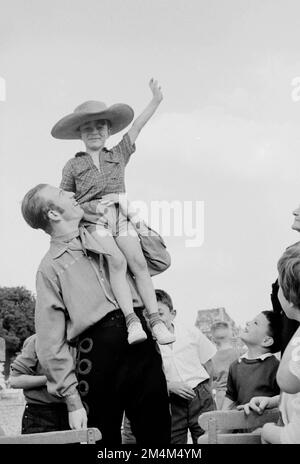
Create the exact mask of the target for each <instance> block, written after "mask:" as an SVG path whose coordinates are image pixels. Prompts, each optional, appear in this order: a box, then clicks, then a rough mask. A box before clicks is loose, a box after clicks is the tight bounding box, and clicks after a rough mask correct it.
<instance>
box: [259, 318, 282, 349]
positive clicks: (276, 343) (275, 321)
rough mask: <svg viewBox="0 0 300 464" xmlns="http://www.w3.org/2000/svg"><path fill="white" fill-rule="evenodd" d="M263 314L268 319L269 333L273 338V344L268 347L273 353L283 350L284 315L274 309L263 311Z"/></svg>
mask: <svg viewBox="0 0 300 464" xmlns="http://www.w3.org/2000/svg"><path fill="white" fill-rule="evenodd" d="M262 314H263V315H264V316H265V318H266V319H267V321H268V333H267V335H268V336H269V337H272V338H273V344H272V345H271V346H270V347H268V349H269V351H270V352H271V353H277V351H280V350H281V331H282V317H281V315H280V314H278V313H275V312H274V311H262Z"/></svg>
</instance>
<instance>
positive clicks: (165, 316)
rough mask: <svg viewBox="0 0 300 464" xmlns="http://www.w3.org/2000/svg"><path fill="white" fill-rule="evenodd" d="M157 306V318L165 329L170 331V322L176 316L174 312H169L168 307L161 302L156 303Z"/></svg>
mask: <svg viewBox="0 0 300 464" xmlns="http://www.w3.org/2000/svg"><path fill="white" fill-rule="evenodd" d="M157 306H158V314H159V317H160V318H161V320H162V321H163V322H164V323H165V324H166V326H167V328H168V329H170V327H171V326H172V321H173V319H174V317H175V315H176V312H175V311H174V310H173V311H170V309H169V307H168V306H167V305H166V304H164V303H162V302H161V301H159V302H158V303H157Z"/></svg>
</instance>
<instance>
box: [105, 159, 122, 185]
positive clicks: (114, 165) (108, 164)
mask: <svg viewBox="0 0 300 464" xmlns="http://www.w3.org/2000/svg"><path fill="white" fill-rule="evenodd" d="M104 170H105V177H106V178H107V179H109V180H113V181H116V180H118V179H120V176H121V162H120V159H119V158H118V157H113V158H107V159H105V162H104Z"/></svg>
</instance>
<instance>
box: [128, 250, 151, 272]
mask: <svg viewBox="0 0 300 464" xmlns="http://www.w3.org/2000/svg"><path fill="white" fill-rule="evenodd" d="M128 264H129V266H130V269H131V271H132V272H133V273H134V274H139V273H141V272H146V271H147V272H148V266H147V262H146V259H145V257H144V255H143V254H140V255H134V256H131V257H130V259H129V260H128Z"/></svg>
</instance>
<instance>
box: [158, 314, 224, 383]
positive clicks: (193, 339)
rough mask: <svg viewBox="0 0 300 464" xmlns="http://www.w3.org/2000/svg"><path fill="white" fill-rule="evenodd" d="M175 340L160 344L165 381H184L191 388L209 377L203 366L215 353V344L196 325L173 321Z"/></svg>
mask: <svg viewBox="0 0 300 464" xmlns="http://www.w3.org/2000/svg"><path fill="white" fill-rule="evenodd" d="M174 335H175V337H176V341H175V342H174V343H172V344H170V345H160V346H159V348H160V351H161V355H162V359H163V365H164V370H165V375H166V379H167V382H185V383H187V384H188V385H189V387H191V388H195V387H196V386H197V385H198V384H199V383H201V382H204V381H205V380H207V379H209V375H208V373H207V371H206V369H205V368H204V367H203V364H205V363H206V362H207V361H209V360H210V359H211V358H212V357H213V356H214V355H215V353H216V351H217V349H216V347H215V345H214V344H213V343H212V342H211V341H210V340H209V339H208V338H207V337H206V336H205V335H204V334H203V333H202V332H201V330H199V329H198V328H196V327H189V326H187V325H185V324H175V323H174Z"/></svg>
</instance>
